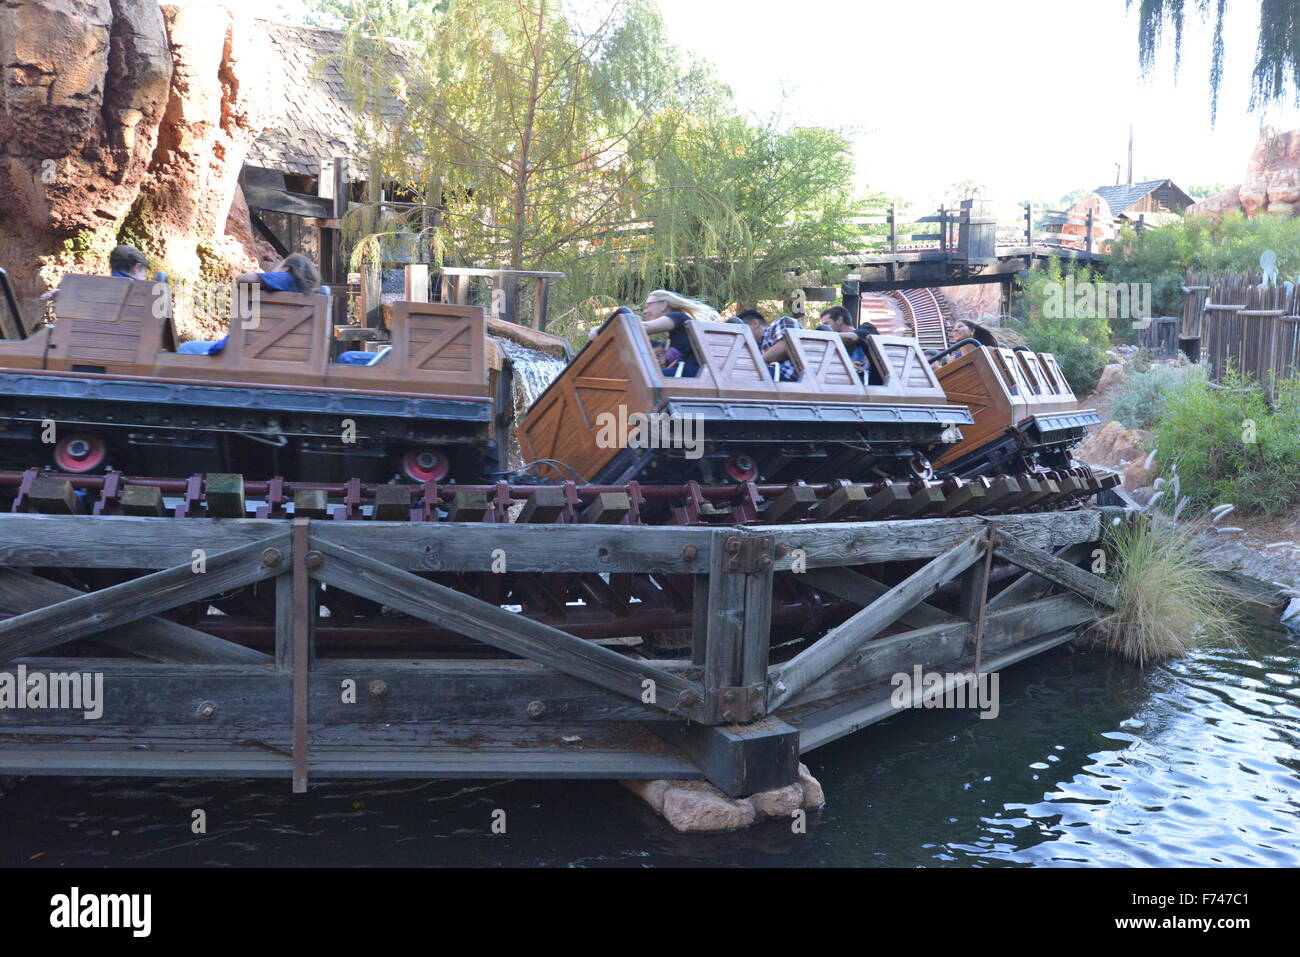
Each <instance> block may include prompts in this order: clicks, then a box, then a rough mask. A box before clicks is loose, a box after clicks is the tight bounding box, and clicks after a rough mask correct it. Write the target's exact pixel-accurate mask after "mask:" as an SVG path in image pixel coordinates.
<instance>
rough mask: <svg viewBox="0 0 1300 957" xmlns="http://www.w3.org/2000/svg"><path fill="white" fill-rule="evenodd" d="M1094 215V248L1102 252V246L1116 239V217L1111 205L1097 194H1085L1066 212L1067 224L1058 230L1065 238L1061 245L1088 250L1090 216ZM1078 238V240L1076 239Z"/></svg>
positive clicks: (1063, 224) (1064, 223)
mask: <svg viewBox="0 0 1300 957" xmlns="http://www.w3.org/2000/svg"><path fill="white" fill-rule="evenodd" d="M1089 213H1092V248H1093V249H1095V250H1100V249H1101V248H1102V244H1103V243H1106V242H1109V241H1110V240H1112V239H1114V238H1115V217H1114V216H1113V215H1112V213H1111V211H1110V204H1109V203H1107V202H1106V200H1104V199H1103V198H1102V197H1101V196H1099V195H1098V194H1096V193H1084V194H1083V195H1082V196H1080V197H1079V198H1078V199H1076V200H1075V201H1074V204H1073V205H1072V206H1071V207H1070V208H1069V209H1067V210H1066V211H1065V222H1063V223H1062V224H1061V225H1060V227H1059V228H1058V229H1057V232H1059V233H1061V234H1062V235H1064V236H1069V237H1072V238H1070V239H1063V240H1061V245H1062V246H1066V247H1068V248H1070V249H1087V248H1088V214H1089ZM1074 237H1077V238H1074Z"/></svg>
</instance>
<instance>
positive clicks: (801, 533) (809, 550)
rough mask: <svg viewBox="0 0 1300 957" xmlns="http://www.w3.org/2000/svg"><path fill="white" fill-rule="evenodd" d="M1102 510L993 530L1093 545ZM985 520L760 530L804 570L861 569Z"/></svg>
mask: <svg viewBox="0 0 1300 957" xmlns="http://www.w3.org/2000/svg"><path fill="white" fill-rule="evenodd" d="M1106 515H1107V513H1106V510H1105V509H1098V508H1093V509H1079V510H1076V511H1069V512H1040V513H1035V514H1026V515H999V516H998V527H999V528H1000V529H1003V530H1005V531H1006V532H1007V533H1008V534H1010V535H1014V536H1015V537H1016V538H1017V539H1019V540H1021V541H1023V542H1025V543H1026V544H1029V545H1032V546H1033V547H1036V548H1048V547H1051V546H1053V545H1073V544H1075V543H1076V542H1091V541H1096V540H1097V538H1098V537H1099V536H1100V529H1101V524H1102V520H1103V517H1104V516H1106ZM987 521H988V520H987V519H984V518H980V517H978V516H971V517H968V518H938V519H917V520H913V521H883V522H865V523H863V522H852V523H843V524H838V525H832V526H825V525H823V526H818V527H816V528H812V527H809V526H806V525H771V526H764V527H763V528H762V529H761V530H760V529H754V530H753V531H754V533H758V532H759V531H761V533H762V534H764V535H772V536H775V538H776V540H777V542H778V543H781V544H785V545H788V546H789V547H790V548H791V549H796V548H800V549H803V553H804V560H805V561H806V563H807V567H808V568H824V567H827V566H842V565H865V564H870V563H874V562H889V561H909V560H912V559H916V558H931V557H933V556H935V555H938V554H939V553H941V552H943V551H945V550H947V549H949V548H951V547H952V546H953V545H955V544H956V543H957V542H959V541H961V540H962V539H964V538H966V537H967V536H969V535H971V534H972V533H973V532H977V531H979V530H981V529H983V528H984V526H985V525H986V524H987ZM792 561H793V559H792V557H791V555H790V553H789V552H787V553H786V554H784V555H783V556H782V557H780V558H778V559H777V560H776V569H777V570H778V571H789V569H790V565H791V562H792Z"/></svg>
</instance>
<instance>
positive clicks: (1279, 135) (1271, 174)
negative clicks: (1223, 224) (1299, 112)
mask: <svg viewBox="0 0 1300 957" xmlns="http://www.w3.org/2000/svg"><path fill="white" fill-rule="evenodd" d="M1188 213H1189V214H1191V215H1193V216H1208V217H1211V218H1213V219H1218V218H1220V217H1221V216H1223V215H1225V214H1227V213H1241V214H1242V215H1245V216H1248V217H1250V216H1258V215H1260V214H1261V213H1269V214H1271V215H1275V216H1295V215H1297V214H1298V213H1300V130H1289V131H1287V132H1279V131H1278V130H1276V129H1274V128H1273V127H1271V126H1266V127H1264V129H1262V130H1260V133H1259V139H1258V141H1256V143H1255V148H1254V149H1253V150H1252V151H1251V154H1250V161H1249V162H1248V163H1247V164H1246V176H1245V179H1243V180H1242V182H1241V185H1240V186H1234V187H1233V188H1232V189H1230V190H1228V191H1226V192H1223V193H1220V194H1219V195H1218V196H1211V197H1210V198H1209V199H1203V200H1201V201H1200V202H1199V203H1196V204H1194V205H1192V206H1191V207H1189V208H1188Z"/></svg>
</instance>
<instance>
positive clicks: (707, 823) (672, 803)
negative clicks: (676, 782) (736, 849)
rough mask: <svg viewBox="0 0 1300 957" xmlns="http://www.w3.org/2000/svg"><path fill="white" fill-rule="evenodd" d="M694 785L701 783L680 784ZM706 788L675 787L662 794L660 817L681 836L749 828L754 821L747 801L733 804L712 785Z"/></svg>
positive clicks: (750, 806)
mask: <svg viewBox="0 0 1300 957" xmlns="http://www.w3.org/2000/svg"><path fill="white" fill-rule="evenodd" d="M683 783H686V784H690V785H697V784H699V783H701V782H698V781H690V782H683ZM707 788H708V789H707V790H706V789H705V788H697V787H674V788H670V789H669V790H668V791H667V793H665V794H664V805H663V815H664V818H665V820H667V821H668V823H669V824H671V825H672V826H673V827H674V828H675V829H676V830H678V831H682V832H687V833H689V832H701V831H733V830H736V829H737V828H742V827H749V825H751V824H753V823H754V821H755V820H756V819H757V814H756V813H755V811H754V806H753V805H752V804H750V803H749V801H747V800H738V801H732V800H728V799H727V798H726V797H724V796H723V795H722V792H720V791H718V790H717V788H714V787H712V786H711V785H708V786H707Z"/></svg>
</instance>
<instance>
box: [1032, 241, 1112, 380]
mask: <svg viewBox="0 0 1300 957" xmlns="http://www.w3.org/2000/svg"><path fill="white" fill-rule="evenodd" d="M1067 276H1072V277H1073V278H1074V282H1075V283H1076V285H1077V284H1079V283H1084V282H1096V281H1098V280H1099V279H1100V277H1099V276H1098V275H1097V274H1095V273H1093V272H1092V271H1091V270H1089V269H1076V270H1071V271H1068V272H1067V271H1066V270H1063V268H1062V266H1061V262H1060V260H1059V259H1056V258H1051V259H1049V260H1048V261H1047V264H1046V265H1045V266H1044V267H1043V268H1041V269H1034V270H1031V271H1030V273H1029V275H1028V276H1027V277H1026V278H1025V279H1024V280H1022V281H1021V282H1020V284H1019V292H1018V295H1016V296H1015V298H1014V301H1013V303H1012V310H1011V311H1012V317H1013V319H1012V322H1011V324H1010V325H1011V327H1012V328H1013V329H1015V330H1017V331H1018V332H1020V334H1021V335H1023V336H1024V337H1025V344H1026V345H1027V346H1029V348H1030V349H1032V350H1033V351H1034V352H1050V353H1052V354H1053V355H1055V356H1056V361H1057V362H1058V363H1060V366H1061V371H1062V372H1063V373H1064V374H1065V378H1066V380H1067V381H1068V382H1069V383H1070V386H1071V388H1073V389H1074V391H1075V392H1076V393H1077V394H1080V395H1083V394H1086V393H1089V392H1091V391H1093V390H1094V389H1095V388H1097V380H1098V379H1100V378H1101V370H1102V369H1103V368H1105V366H1106V349H1107V347H1108V346H1109V345H1110V338H1109V331H1110V323H1109V321H1108V320H1107V319H1106V318H1105V317H1104V316H1086V315H1070V314H1068V312H1067V314H1066V315H1064V316H1059V317H1058V316H1052V315H1049V314H1048V310H1046V309H1045V308H1044V305H1045V304H1046V303H1047V302H1048V301H1049V296H1050V295H1051V293H1052V291H1053V287H1057V288H1059V287H1060V286H1061V285H1062V284H1064V282H1065V280H1066V278H1067Z"/></svg>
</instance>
